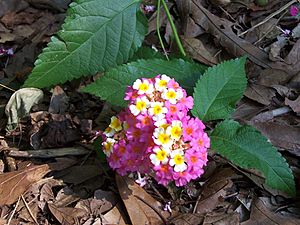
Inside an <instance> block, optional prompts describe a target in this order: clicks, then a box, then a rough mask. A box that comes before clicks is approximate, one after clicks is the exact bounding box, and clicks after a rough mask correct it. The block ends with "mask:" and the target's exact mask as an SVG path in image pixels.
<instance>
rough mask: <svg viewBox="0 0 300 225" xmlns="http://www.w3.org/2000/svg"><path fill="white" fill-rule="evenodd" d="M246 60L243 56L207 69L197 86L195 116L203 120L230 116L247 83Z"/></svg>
mask: <svg viewBox="0 0 300 225" xmlns="http://www.w3.org/2000/svg"><path fill="white" fill-rule="evenodd" d="M245 62H246V58H245V57H243V58H240V59H235V60H230V61H226V62H223V63H221V64H218V65H216V66H213V67H210V68H208V69H207V71H206V73H205V74H204V75H203V76H202V77H201V78H200V79H199V81H198V82H197V84H196V87H195V91H194V108H193V110H192V113H193V115H194V116H197V117H199V118H200V119H201V120H203V121H209V120H217V119H225V118H228V117H229V116H230V114H231V113H232V112H233V110H234V108H235V104H236V102H237V101H238V100H239V99H240V98H241V97H242V96H243V93H244V90H245V88H246V85H247V79H246V74H245V70H244V65H245Z"/></svg>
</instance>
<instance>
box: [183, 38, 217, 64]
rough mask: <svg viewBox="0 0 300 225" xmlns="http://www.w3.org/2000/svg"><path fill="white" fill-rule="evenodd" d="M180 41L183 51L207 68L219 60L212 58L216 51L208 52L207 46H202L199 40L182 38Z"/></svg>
mask: <svg viewBox="0 0 300 225" xmlns="http://www.w3.org/2000/svg"><path fill="white" fill-rule="evenodd" d="M181 40H182V43H183V46H184V47H185V50H186V51H187V53H188V54H189V55H190V56H191V57H192V58H193V59H196V60H198V61H199V62H201V63H204V64H206V65H209V66H213V65H215V64H218V63H219V60H218V59H217V58H216V57H214V55H215V54H216V52H217V51H215V52H214V53H212V52H210V51H209V49H208V48H207V45H205V44H203V43H202V41H201V40H200V39H196V38H185V37H182V38H181Z"/></svg>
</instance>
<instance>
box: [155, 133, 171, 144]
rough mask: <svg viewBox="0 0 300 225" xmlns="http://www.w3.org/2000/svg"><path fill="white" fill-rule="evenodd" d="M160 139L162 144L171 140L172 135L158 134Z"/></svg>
mask: <svg viewBox="0 0 300 225" xmlns="http://www.w3.org/2000/svg"><path fill="white" fill-rule="evenodd" d="M158 140H159V141H160V143H162V144H167V143H169V141H170V137H169V135H167V134H164V133H162V134H159V135H158Z"/></svg>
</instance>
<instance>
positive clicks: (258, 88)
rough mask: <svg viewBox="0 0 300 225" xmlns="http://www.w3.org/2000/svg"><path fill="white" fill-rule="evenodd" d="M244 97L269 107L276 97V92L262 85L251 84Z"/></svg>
mask: <svg viewBox="0 0 300 225" xmlns="http://www.w3.org/2000/svg"><path fill="white" fill-rule="evenodd" d="M244 95H245V96H246V97H248V98H250V99H252V100H254V101H256V102H258V103H261V104H263V105H269V104H270V103H271V100H272V98H273V97H275V90H273V89H271V88H267V87H264V86H262V85H256V84H250V85H249V86H248V87H247V89H246V91H245V93H244Z"/></svg>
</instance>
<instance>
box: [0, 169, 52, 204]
mask: <svg viewBox="0 0 300 225" xmlns="http://www.w3.org/2000/svg"><path fill="white" fill-rule="evenodd" d="M49 171H50V169H49V166H48V165H47V164H44V165H39V166H33V167H29V168H26V169H23V170H19V171H14V172H8V173H4V174H0V205H5V204H8V205H9V204H12V203H14V202H15V201H16V200H17V199H18V197H19V196H20V195H22V194H23V193H24V192H25V191H26V190H27V188H28V187H29V186H30V185H31V184H33V183H35V182H36V181H38V180H40V179H41V178H42V177H43V176H45V175H46V174H47V173H48V172H49Z"/></svg>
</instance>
